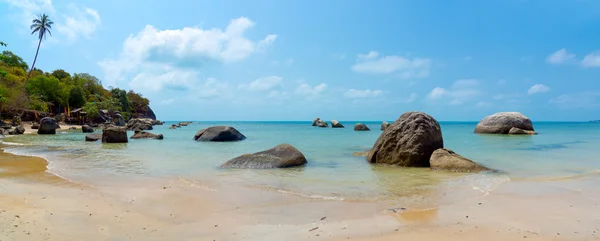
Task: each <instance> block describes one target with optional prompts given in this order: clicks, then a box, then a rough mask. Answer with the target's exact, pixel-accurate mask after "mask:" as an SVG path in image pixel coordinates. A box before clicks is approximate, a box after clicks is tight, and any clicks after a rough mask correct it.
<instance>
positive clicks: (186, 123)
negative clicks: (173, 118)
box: [179, 121, 192, 127]
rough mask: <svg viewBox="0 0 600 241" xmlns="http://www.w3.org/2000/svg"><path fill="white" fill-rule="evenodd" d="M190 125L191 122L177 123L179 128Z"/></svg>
mask: <svg viewBox="0 0 600 241" xmlns="http://www.w3.org/2000/svg"><path fill="white" fill-rule="evenodd" d="M190 124H192V122H188V121H185V122H179V126H180V127H181V126H188V125H190Z"/></svg>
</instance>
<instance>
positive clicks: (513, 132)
mask: <svg viewBox="0 0 600 241" xmlns="http://www.w3.org/2000/svg"><path fill="white" fill-rule="evenodd" d="M508 134H509V135H537V133H536V132H535V131H529V130H523V129H521V128H517V127H513V128H510V130H509V131H508Z"/></svg>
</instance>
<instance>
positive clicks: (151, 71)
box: [129, 64, 198, 92]
mask: <svg viewBox="0 0 600 241" xmlns="http://www.w3.org/2000/svg"><path fill="white" fill-rule="evenodd" d="M196 79H198V73H197V72H195V71H190V70H183V69H177V68H172V67H170V66H168V65H159V64H153V65H150V66H147V69H144V71H141V72H139V73H138V74H136V75H135V76H134V77H133V78H132V80H131V82H130V83H129V86H130V87H131V88H133V89H136V90H138V91H152V92H157V91H161V90H163V89H165V88H166V89H171V90H187V89H189V88H191V87H192V85H193V82H194V81H195V80H196Z"/></svg>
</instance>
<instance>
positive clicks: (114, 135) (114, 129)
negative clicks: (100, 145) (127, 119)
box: [102, 126, 129, 143]
mask: <svg viewBox="0 0 600 241" xmlns="http://www.w3.org/2000/svg"><path fill="white" fill-rule="evenodd" d="M128 141H129V140H128V138H127V130H126V129H125V128H124V127H119V126H108V127H106V128H104V129H103V130H102V142H105V143H127V142H128Z"/></svg>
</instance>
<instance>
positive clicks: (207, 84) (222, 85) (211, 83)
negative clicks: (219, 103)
mask: <svg viewBox="0 0 600 241" xmlns="http://www.w3.org/2000/svg"><path fill="white" fill-rule="evenodd" d="M231 89H232V88H231V85H230V84H229V83H227V82H223V81H220V80H218V79H216V78H207V79H206V81H204V83H203V84H202V85H200V86H198V87H197V88H195V90H196V91H194V92H195V95H196V96H197V97H198V98H202V99H207V98H219V97H220V98H228V97H231V96H233V95H234V93H232V91H231Z"/></svg>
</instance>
